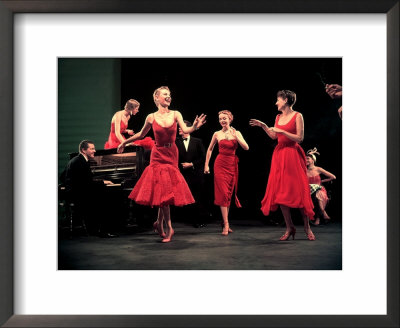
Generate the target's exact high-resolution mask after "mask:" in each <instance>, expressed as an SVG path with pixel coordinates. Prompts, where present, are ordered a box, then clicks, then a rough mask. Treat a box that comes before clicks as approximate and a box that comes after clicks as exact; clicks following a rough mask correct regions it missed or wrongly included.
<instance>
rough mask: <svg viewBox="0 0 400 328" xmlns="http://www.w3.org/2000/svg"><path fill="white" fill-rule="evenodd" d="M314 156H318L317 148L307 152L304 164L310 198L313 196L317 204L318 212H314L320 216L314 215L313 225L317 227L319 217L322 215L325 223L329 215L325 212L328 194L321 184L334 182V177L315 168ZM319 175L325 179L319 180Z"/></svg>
mask: <svg viewBox="0 0 400 328" xmlns="http://www.w3.org/2000/svg"><path fill="white" fill-rule="evenodd" d="M315 154H318V155H319V153H318V151H317V148H314V149H310V150H309V151H307V156H306V162H307V177H308V183H309V184H310V190H311V196H314V195H315V198H316V200H317V202H318V204H317V206H318V210H317V211H316V213H318V212H320V214H318V215H316V218H315V223H314V224H315V225H319V224H320V218H319V216H320V215H322V217H323V219H324V220H325V221H328V220H330V217H329V215H328V214H327V213H326V211H325V208H326V205H327V204H328V200H329V198H328V193H327V192H326V189H325V187H324V186H323V185H322V183H323V182H329V181H332V180H335V179H336V177H335V176H334V175H333V174H332V173H330V172H328V171H326V170H324V169H323V168H322V167H319V166H315V162H316V161H317V158H316V156H315ZM321 174H322V175H324V176H326V177H327V178H326V179H323V180H321V176H320V175H321Z"/></svg>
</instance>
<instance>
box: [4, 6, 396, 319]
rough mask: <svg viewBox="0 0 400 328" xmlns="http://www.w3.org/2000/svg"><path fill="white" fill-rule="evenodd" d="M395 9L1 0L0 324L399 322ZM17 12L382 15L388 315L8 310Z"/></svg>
mask: <svg viewBox="0 0 400 328" xmlns="http://www.w3.org/2000/svg"><path fill="white" fill-rule="evenodd" d="M399 7H400V6H399V1H398V0H270V1H265V0H223V1H222V0H220V1H218V0H202V1H187V0H137V1H136V0H113V1H110V0H93V1H64V0H59V1H55V0H42V1H40V0H39V1H29V0H28V1H19V0H0V117H1V121H0V122H1V123H0V149H1V151H2V153H3V154H2V156H0V215H1V217H0V295H1V296H0V324H2V325H3V326H4V327H162V326H170V327H200V326H201V327H203V326H204V327H242V326H245V327H399V310H398V309H399V205H398V199H399V173H398V172H399V149H400V147H399V133H398V131H399V94H398V90H399V27H400V26H399ZM17 13H383V14H386V17H387V227H388V229H387V243H388V244H387V315H345V316H342V315H326V316H324V315H304V316H300V315H289V316H282V315H268V316H264V315H252V316H246V315H237V316H223V315H213V316H204V315H195V316H189V315H172V316H164V315H163V316H156V315H150V316H144V315H138V316H129V315H123V316H111V315H107V316H98V315H95V316H89V315H34V316H31V315H14V297H13V289H14V271H13V242H14V240H13V202H14V201H15V202H18V199H15V198H14V196H13V191H14V189H13V176H14V173H16V172H14V163H13V153H14V151H16V149H14V146H13V133H14V129H13V124H12V122H13V117H14V114H13V28H14V25H13V24H14V23H13V21H14V14H17ZM366 238H368V236H367V237H366ZM370 238H371V239H372V238H373V236H370ZM366 288H368V286H366ZM343 297H345V295H343Z"/></svg>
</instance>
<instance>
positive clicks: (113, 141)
mask: <svg viewBox="0 0 400 328" xmlns="http://www.w3.org/2000/svg"><path fill="white" fill-rule="evenodd" d="M139 107H140V103H139V102H138V101H137V100H135V99H129V100H128V101H127V102H126V104H125V107H124V109H123V110H120V111H118V112H116V113H115V114H114V116H113V117H112V119H111V131H110V135H109V137H108V140H107V142H106V143H105V145H104V149H111V148H117V147H118V145H119V144H120V143H122V142H124V141H125V140H126V139H125V137H124V136H123V133H127V134H129V135H131V136H133V135H134V133H133V131H132V130H129V129H127V127H128V121H129V119H130V118H131V116H133V115H136V114H137V113H138V112H139ZM134 145H137V146H143V147H144V148H146V149H151V148H153V146H154V140H153V139H151V138H150V137H147V138H145V139H143V140H138V142H135V143H134Z"/></svg>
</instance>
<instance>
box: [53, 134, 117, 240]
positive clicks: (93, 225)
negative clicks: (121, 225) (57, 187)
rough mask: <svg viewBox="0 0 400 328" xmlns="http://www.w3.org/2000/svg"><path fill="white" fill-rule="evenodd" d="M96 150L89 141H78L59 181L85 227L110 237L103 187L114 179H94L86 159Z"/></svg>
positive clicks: (92, 155)
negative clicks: (77, 149) (76, 153)
mask: <svg viewBox="0 0 400 328" xmlns="http://www.w3.org/2000/svg"><path fill="white" fill-rule="evenodd" d="M95 152H96V150H95V146H94V143H93V142H92V141H89V140H83V141H81V143H80V144H79V154H78V155H77V156H74V157H73V158H72V159H71V160H70V161H69V162H68V164H67V166H66V168H65V170H64V172H63V173H62V175H61V181H63V182H64V184H65V197H66V199H67V201H68V203H72V204H74V207H75V210H76V212H77V213H79V214H80V215H81V216H82V218H84V220H85V221H86V226H87V228H88V229H90V230H92V231H96V232H98V233H99V235H100V236H101V237H112V236H113V235H111V234H110V233H109V232H110V231H109V226H110V225H109V218H108V215H107V211H105V210H104V208H102V206H101V204H104V201H103V199H102V198H103V197H104V196H103V195H104V189H105V186H106V185H113V182H111V181H109V180H103V179H94V178H93V173H92V171H91V169H90V165H89V161H90V160H93V159H94V157H95V156H94V155H95ZM99 205H100V206H99Z"/></svg>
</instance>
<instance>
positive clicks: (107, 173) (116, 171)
mask: <svg viewBox="0 0 400 328" xmlns="http://www.w3.org/2000/svg"><path fill="white" fill-rule="evenodd" d="M149 153H150V151H148V150H145V149H143V147H141V146H127V147H125V150H124V152H123V153H122V154H118V153H117V149H116V148H114V149H100V150H96V153H95V155H94V159H90V161H89V165H90V168H91V170H92V172H93V175H94V178H95V179H102V180H110V181H112V182H113V183H114V185H110V187H109V188H116V187H120V188H121V189H128V190H132V188H133V187H134V185H135V183H136V181H137V180H138V179H139V178H140V176H141V175H142V172H143V170H144V168H145V167H146V166H147V165H148V163H149ZM77 155H78V153H70V154H69V158H70V159H72V158H74V157H75V156H77Z"/></svg>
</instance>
